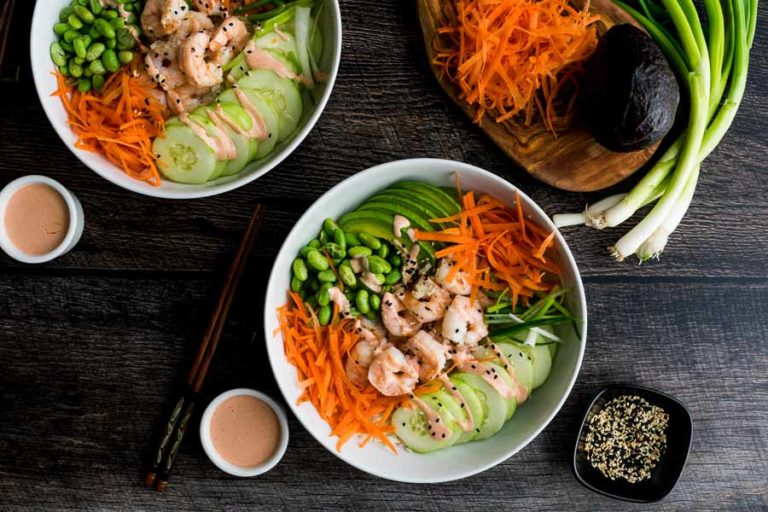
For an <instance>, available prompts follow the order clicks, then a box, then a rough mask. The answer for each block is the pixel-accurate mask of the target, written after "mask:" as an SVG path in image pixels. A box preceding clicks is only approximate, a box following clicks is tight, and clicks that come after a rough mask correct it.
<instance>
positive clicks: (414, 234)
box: [405, 228, 416, 243]
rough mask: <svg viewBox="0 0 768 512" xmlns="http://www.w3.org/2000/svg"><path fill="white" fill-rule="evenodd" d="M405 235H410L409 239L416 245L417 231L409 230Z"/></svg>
mask: <svg viewBox="0 0 768 512" xmlns="http://www.w3.org/2000/svg"><path fill="white" fill-rule="evenodd" d="M405 234H406V235H408V238H409V239H410V240H411V242H413V243H416V230H415V229H413V228H408V229H407V230H406V231H405Z"/></svg>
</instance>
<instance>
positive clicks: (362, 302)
mask: <svg viewBox="0 0 768 512" xmlns="http://www.w3.org/2000/svg"><path fill="white" fill-rule="evenodd" d="M355 306H357V309H358V311H360V312H361V313H362V314H366V313H367V312H368V311H370V310H371V304H370V303H369V302H368V292H367V291H365V290H360V291H358V292H357V296H356V297H355Z"/></svg>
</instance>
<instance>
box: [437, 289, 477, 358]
mask: <svg viewBox="0 0 768 512" xmlns="http://www.w3.org/2000/svg"><path fill="white" fill-rule="evenodd" d="M487 335H488V326H487V325H485V320H484V319H483V308H481V307H480V304H478V303H475V304H472V302H471V301H470V300H469V297H465V296H463V295H457V296H456V297H454V299H453V302H452V303H451V305H450V306H449V307H448V310H447V311H446V312H445V317H444V318H443V336H444V337H446V338H447V339H449V340H451V341H453V342H454V343H458V344H461V345H470V346H474V345H477V344H478V342H480V340H481V339H483V338H485V337H486V336H487Z"/></svg>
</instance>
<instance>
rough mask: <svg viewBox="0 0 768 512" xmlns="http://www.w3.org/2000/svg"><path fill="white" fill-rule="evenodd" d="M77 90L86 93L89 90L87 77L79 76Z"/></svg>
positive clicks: (89, 83)
mask: <svg viewBox="0 0 768 512" xmlns="http://www.w3.org/2000/svg"><path fill="white" fill-rule="evenodd" d="M77 90H78V91H80V92H82V93H86V92H88V91H90V90H91V81H90V79H88V78H81V79H80V80H78V81H77Z"/></svg>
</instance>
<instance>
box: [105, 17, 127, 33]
mask: <svg viewBox="0 0 768 512" xmlns="http://www.w3.org/2000/svg"><path fill="white" fill-rule="evenodd" d="M109 24H110V25H112V28H114V29H115V30H117V29H118V28H123V27H125V20H124V19H123V18H115V19H113V20H109Z"/></svg>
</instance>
